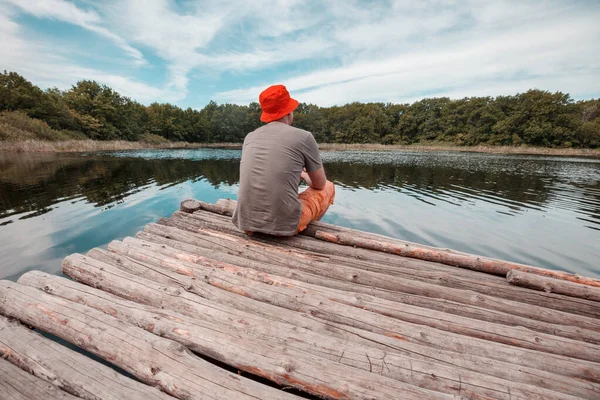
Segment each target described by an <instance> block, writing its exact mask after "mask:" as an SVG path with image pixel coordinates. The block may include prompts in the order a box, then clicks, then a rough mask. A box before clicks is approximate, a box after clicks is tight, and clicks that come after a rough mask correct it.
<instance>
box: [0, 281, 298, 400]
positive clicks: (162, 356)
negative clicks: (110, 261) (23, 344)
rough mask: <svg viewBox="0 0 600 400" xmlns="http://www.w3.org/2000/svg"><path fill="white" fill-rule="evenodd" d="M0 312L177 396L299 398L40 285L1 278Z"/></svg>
mask: <svg viewBox="0 0 600 400" xmlns="http://www.w3.org/2000/svg"><path fill="white" fill-rule="evenodd" d="M0 313H2V314H4V315H6V316H9V317H12V318H17V319H20V320H22V321H23V322H24V323H26V324H28V325H31V326H34V327H36V328H39V329H42V330H44V331H45V332H48V333H51V334H53V335H55V336H58V337H60V338H61V339H63V340H66V341H68V342H70V343H73V344H75V345H77V346H79V347H81V348H83V349H85V350H88V351H90V352H91V353H93V354H95V355H97V356H99V357H102V358H103V359H105V360H107V361H108V362H111V363H113V364H114V365H117V366H118V367H120V368H122V369H124V370H125V371H127V372H129V373H130V374H132V375H134V376H135V377H136V378H138V379H139V380H141V381H142V382H144V383H146V384H148V385H150V386H156V387H158V388H160V389H161V390H163V391H164V392H166V393H168V394H170V395H171V396H173V397H177V398H179V399H186V400H187V399H207V398H209V399H213V398H214V399H221V398H237V399H288V398H289V399H292V398H296V396H293V395H291V394H287V393H284V392H282V391H279V390H277V389H273V388H270V387H267V386H264V385H262V384H259V383H257V382H254V381H251V380H249V379H247V378H244V377H240V376H238V375H235V374H233V373H231V372H228V371H225V370H223V369H221V368H218V367H217V366H215V365H212V364H210V363H208V362H207V361H204V360H203V359H201V358H199V357H196V356H195V355H193V354H192V353H190V352H189V350H187V349H186V348H185V347H184V346H182V345H181V344H179V343H176V342H173V341H171V340H167V339H163V338H160V337H159V336H156V335H153V334H151V333H148V332H146V331H144V330H143V329H140V328H138V327H135V326H133V325H131V324H127V323H125V322H122V321H120V320H118V319H116V318H114V317H111V316H109V315H106V314H104V313H102V312H100V311H97V310H94V309H92V308H90V307H87V306H84V305H81V304H77V303H74V302H71V301H67V300H64V299H61V298H58V297H55V296H51V295H48V294H46V293H44V292H42V291H40V290H38V289H34V288H31V287H27V286H23V285H19V284H16V283H13V282H9V281H0Z"/></svg>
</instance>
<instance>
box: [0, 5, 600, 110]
mask: <svg viewBox="0 0 600 400" xmlns="http://www.w3.org/2000/svg"><path fill="white" fill-rule="evenodd" d="M599 21H600V1H597V0H591V1H564V0H560V1H552V0H548V1H541V0H536V1H529V0H522V1H518V0H514V1H500V0H488V1H480V0H463V1H451V0H448V1H436V0H426V1H414V0H413V1H394V0H389V1H357V0H329V1H309V0H307V1H300V0H273V1H266V0H254V1H237V0H208V1H183V0H181V1H175V0H104V1H100V0H98V1H92V0H74V1H67V0H0V38H1V41H0V69H2V70H3V69H7V70H10V71H16V72H18V73H20V74H22V75H23V76H25V77H26V78H27V79H29V80H31V81H32V82H33V83H34V84H36V85H38V86H40V87H42V88H47V87H52V86H56V87H58V88H60V89H68V88H69V87H70V86H71V85H72V84H74V83H75V82H76V81H77V80H80V79H93V80H96V81H98V82H101V83H105V84H107V85H109V86H111V87H112V88H114V89H116V90H117V91H119V92H120V93H122V94H124V95H126V96H129V97H131V98H133V99H135V100H138V101H140V102H142V103H144V104H149V103H151V102H153V101H158V102H171V103H174V104H177V105H179V106H182V107H193V108H201V107H203V106H204V105H205V104H206V103H207V102H208V101H209V100H211V99H212V100H215V101H217V102H219V103H222V102H233V103H238V104H248V103H249V102H251V101H256V100H257V99H258V95H259V93H260V91H261V90H263V89H264V88H265V87H267V86H269V85H271V84H276V83H283V84H285V85H286V86H287V87H288V89H289V90H290V92H291V93H292V95H293V96H294V97H295V98H297V99H298V100H300V101H304V102H310V103H315V104H319V105H322V106H330V105H334V104H345V103H348V102H352V101H363V102H367V101H382V102H388V101H389V102H413V101H415V100H419V99H421V98H423V97H434V96H448V97H451V98H461V97H465V96H485V95H492V96H497V95H503V94H515V93H518V92H522V91H525V90H527V89H530V88H538V89H545V90H550V91H563V92H568V93H571V95H572V96H573V97H574V98H576V99H585V98H592V97H600V22H599Z"/></svg>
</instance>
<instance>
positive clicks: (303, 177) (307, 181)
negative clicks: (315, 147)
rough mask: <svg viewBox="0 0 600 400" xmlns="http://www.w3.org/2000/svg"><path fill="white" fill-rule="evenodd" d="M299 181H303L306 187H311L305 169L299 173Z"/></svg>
mask: <svg viewBox="0 0 600 400" xmlns="http://www.w3.org/2000/svg"><path fill="white" fill-rule="evenodd" d="M300 179H302V180H304V182H306V184H307V185H308V186H312V180H311V179H310V176H308V172H306V168H305V169H304V170H303V171H302V173H300Z"/></svg>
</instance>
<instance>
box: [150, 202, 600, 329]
mask: <svg viewBox="0 0 600 400" xmlns="http://www.w3.org/2000/svg"><path fill="white" fill-rule="evenodd" d="M215 216H216V214H212V213H210V212H205V211H198V212H196V213H194V214H185V213H180V212H175V213H174V214H173V218H172V219H171V220H170V221H177V222H174V224H177V223H182V224H181V225H179V227H182V228H184V229H186V230H190V231H192V232H202V231H203V230H205V229H212V230H217V231H219V232H223V233H227V234H231V235H235V236H238V237H240V238H248V237H247V236H246V235H245V234H243V233H242V232H240V231H239V230H238V229H237V228H236V227H235V226H233V224H231V222H230V221H229V222H224V221H221V220H218V219H215ZM158 223H159V224H167V225H169V224H171V222H169V220H166V219H161V220H159V222H158ZM252 240H255V241H265V242H268V243H274V244H277V245H280V246H282V245H283V246H291V247H294V248H299V249H304V250H311V251H317V252H320V253H323V254H334V255H339V256H346V257H348V256H351V257H358V258H361V259H365V260H370V261H376V262H380V263H381V264H382V265H390V264H391V265H393V264H394V261H395V260H398V259H400V260H403V259H404V260H405V258H403V257H395V256H389V255H387V254H386V253H381V252H377V251H372V250H365V249H360V248H353V247H348V246H345V247H344V246H338V245H336V244H333V243H329V242H322V241H319V240H315V239H311V238H308V237H300V236H295V237H285V238H274V237H269V236H266V235H262V236H261V235H255V236H254V237H253V238H252ZM319 244H321V246H319ZM473 273H477V272H473ZM481 274H482V275H486V274H483V273H481ZM505 287H507V288H509V287H510V285H505ZM471 288H472V290H475V291H479V292H480V293H482V292H483V293H486V292H488V293H487V294H488V295H491V296H493V297H498V296H501V295H502V296H503V297H504V296H505V297H506V298H508V299H513V298H514V296H510V292H514V290H509V293H506V290H491V289H488V288H487V287H486V286H485V285H481V287H480V288H478V286H477V285H474V286H472V287H471ZM518 300H519V301H520V302H524V303H528V304H534V305H541V306H543V307H546V308H552V309H554V310H559V311H565V312H569V313H573V314H578V315H583V316H588V317H592V318H594V319H598V318H600V306H599V305H598V303H596V302H592V301H587V300H584V299H576V298H569V297H565V296H562V295H557V294H553V293H542V292H532V291H521V292H520V293H519V296H518ZM505 309H508V308H505ZM548 322H550V321H548Z"/></svg>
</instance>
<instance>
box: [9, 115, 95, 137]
mask: <svg viewBox="0 0 600 400" xmlns="http://www.w3.org/2000/svg"><path fill="white" fill-rule="evenodd" d="M0 139H2V140H10V141H21V140H28V139H38V140H53V141H54V140H82V139H86V137H85V135H84V134H82V133H81V132H75V131H62V130H61V131H57V130H55V129H52V128H50V126H48V124H47V123H46V122H44V121H42V120H39V119H36V118H31V117H29V116H28V115H27V114H25V113H24V112H21V111H5V112H2V113H0Z"/></svg>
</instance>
